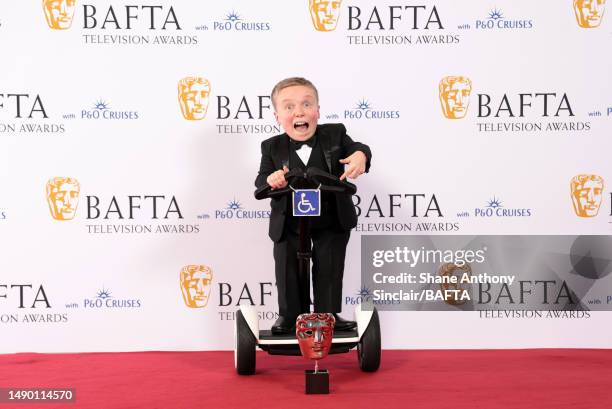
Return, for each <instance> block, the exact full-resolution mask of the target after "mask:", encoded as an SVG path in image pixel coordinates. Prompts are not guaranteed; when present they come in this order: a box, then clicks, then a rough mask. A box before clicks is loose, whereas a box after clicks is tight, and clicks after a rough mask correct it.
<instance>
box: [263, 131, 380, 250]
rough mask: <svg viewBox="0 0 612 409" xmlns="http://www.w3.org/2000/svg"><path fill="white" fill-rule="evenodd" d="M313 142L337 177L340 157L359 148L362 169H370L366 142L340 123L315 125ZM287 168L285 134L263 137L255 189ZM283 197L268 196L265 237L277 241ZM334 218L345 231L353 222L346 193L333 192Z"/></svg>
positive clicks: (284, 203)
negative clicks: (334, 195) (362, 161)
mask: <svg viewBox="0 0 612 409" xmlns="http://www.w3.org/2000/svg"><path fill="white" fill-rule="evenodd" d="M316 135H317V143H320V144H321V148H322V150H323V155H324V157H325V162H326V163H327V167H328V168H329V170H330V173H331V174H333V175H336V176H338V177H340V176H341V175H342V174H343V173H344V165H343V164H342V163H340V162H339V161H340V159H343V158H346V157H347V156H349V155H351V154H353V153H354V152H356V151H361V152H363V153H364V154H365V155H366V158H367V162H366V172H367V171H369V169H370V161H371V159H372V153H371V152H370V148H369V147H368V146H367V145H364V144H362V143H359V142H354V141H353V140H352V139H351V138H350V136H348V135H347V134H346V128H345V127H344V125H342V124H325V125H318V126H317V130H316ZM283 165H284V166H287V167H289V136H288V135H287V134H286V133H284V134H282V135H276V136H273V137H271V138H269V139H266V140H265V141H263V142H262V143H261V164H260V165H259V173H258V175H257V178H256V179H255V186H256V187H257V188H259V187H261V186H264V185H265V184H266V183H267V182H266V179H267V178H268V176H269V175H270V174H271V173H273V172H275V171H277V170H279V169H282V168H283ZM287 200H288V198H287V196H283V197H281V198H278V199H271V201H270V206H271V207H272V213H271V215H270V229H269V232H268V234H269V236H270V238H271V239H272V241H274V242H278V241H279V240H280V239H281V236H282V234H283V229H284V227H285V217H286V213H287ZM336 209H337V215H336V216H337V218H338V222H339V224H340V226H341V227H342V228H343V229H345V230H350V229H352V228H353V227H355V226H356V225H357V213H356V212H355V207H354V206H353V202H352V200H351V198H350V196H348V195H345V194H336Z"/></svg>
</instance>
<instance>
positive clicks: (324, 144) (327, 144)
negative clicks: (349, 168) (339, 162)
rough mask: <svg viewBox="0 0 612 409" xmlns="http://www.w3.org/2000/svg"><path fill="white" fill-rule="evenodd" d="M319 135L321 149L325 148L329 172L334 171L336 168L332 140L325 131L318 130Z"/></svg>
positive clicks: (324, 154)
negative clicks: (333, 165) (333, 162)
mask: <svg viewBox="0 0 612 409" xmlns="http://www.w3.org/2000/svg"><path fill="white" fill-rule="evenodd" d="M317 133H318V136H319V143H320V144H321V149H322V150H323V156H324V157H325V163H326V164H327V169H329V173H331V174H333V173H334V168H332V160H331V141H330V137H329V135H327V134H326V133H325V132H323V131H320V128H319V130H317Z"/></svg>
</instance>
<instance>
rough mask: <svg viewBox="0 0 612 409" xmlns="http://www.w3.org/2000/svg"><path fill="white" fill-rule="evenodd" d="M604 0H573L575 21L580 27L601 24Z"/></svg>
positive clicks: (591, 26) (594, 26) (592, 26)
mask: <svg viewBox="0 0 612 409" xmlns="http://www.w3.org/2000/svg"><path fill="white" fill-rule="evenodd" d="M605 7H606V0H574V13H575V14H576V22H578V25H579V26H580V27H582V28H596V27H599V25H600V24H601V20H602V19H603V15H604V11H605Z"/></svg>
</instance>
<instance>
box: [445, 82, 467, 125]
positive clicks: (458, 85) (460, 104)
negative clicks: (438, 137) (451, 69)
mask: <svg viewBox="0 0 612 409" xmlns="http://www.w3.org/2000/svg"><path fill="white" fill-rule="evenodd" d="M471 92H472V81H470V79H469V78H467V77H461V76H457V77H455V76H449V77H444V78H442V81H440V89H439V94H440V95H439V96H440V103H441V104H442V112H443V113H444V116H445V117H447V118H448V119H461V118H463V117H465V114H466V113H467V109H468V106H469V104H470V93H471Z"/></svg>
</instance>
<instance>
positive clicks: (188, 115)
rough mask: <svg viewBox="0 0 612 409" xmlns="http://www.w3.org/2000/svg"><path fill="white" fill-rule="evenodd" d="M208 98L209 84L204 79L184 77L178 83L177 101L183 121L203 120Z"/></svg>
mask: <svg viewBox="0 0 612 409" xmlns="http://www.w3.org/2000/svg"><path fill="white" fill-rule="evenodd" d="M209 97H210V82H209V81H208V80H207V79H206V78H202V77H186V78H183V79H182V80H180V81H179V83H178V99H179V104H180V106H181V112H182V113H183V117H184V118H185V119H188V120H190V121H196V120H200V119H204V117H206V111H207V110H208V99H209Z"/></svg>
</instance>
